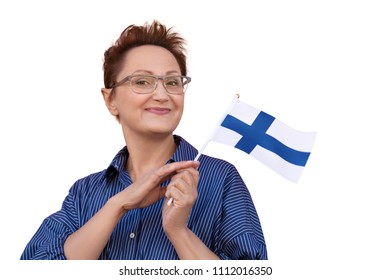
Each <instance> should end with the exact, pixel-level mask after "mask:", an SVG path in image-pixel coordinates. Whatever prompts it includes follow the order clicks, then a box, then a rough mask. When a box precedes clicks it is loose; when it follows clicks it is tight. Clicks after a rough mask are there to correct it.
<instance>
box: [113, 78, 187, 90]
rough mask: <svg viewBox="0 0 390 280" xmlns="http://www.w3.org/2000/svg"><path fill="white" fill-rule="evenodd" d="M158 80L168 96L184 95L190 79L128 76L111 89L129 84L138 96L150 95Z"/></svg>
mask: <svg viewBox="0 0 390 280" xmlns="http://www.w3.org/2000/svg"><path fill="white" fill-rule="evenodd" d="M158 80H162V81H163V85H164V88H165V90H166V91H167V92H168V93H170V94H176V95H179V94H184V92H185V91H186V89H187V86H188V84H189V83H190V82H191V78H190V77H187V76H180V75H175V76H155V75H130V76H127V77H125V78H124V79H122V80H120V81H119V82H117V83H114V84H113V85H112V87H111V88H115V87H118V86H121V85H123V84H124V83H126V82H130V87H131V90H132V91H134V92H135V93H138V94H148V93H152V92H154V91H155V90H156V88H157V82H158Z"/></svg>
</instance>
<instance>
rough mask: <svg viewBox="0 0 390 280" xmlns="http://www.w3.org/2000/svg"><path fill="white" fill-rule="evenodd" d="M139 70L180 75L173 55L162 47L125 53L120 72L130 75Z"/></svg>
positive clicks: (146, 47)
mask: <svg viewBox="0 0 390 280" xmlns="http://www.w3.org/2000/svg"><path fill="white" fill-rule="evenodd" d="M140 70H146V71H150V72H152V73H155V74H165V73H166V72H172V71H177V72H179V73H180V67H179V64H178V62H177V60H176V58H175V57H174V56H173V54H172V53H171V52H170V51H168V50H167V49H165V48H163V47H160V46H153V45H144V46H139V47H135V48H133V49H131V50H129V51H128V52H127V54H126V56H125V58H124V65H123V69H122V71H121V72H126V73H127V74H131V73H133V72H135V71H140Z"/></svg>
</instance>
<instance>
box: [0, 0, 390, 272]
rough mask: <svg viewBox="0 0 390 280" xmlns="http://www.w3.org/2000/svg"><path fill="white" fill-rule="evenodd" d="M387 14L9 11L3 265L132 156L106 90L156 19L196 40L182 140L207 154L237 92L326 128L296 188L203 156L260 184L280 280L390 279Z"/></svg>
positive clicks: (147, 4)
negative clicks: (106, 56) (139, 34)
mask: <svg viewBox="0 0 390 280" xmlns="http://www.w3.org/2000/svg"><path fill="white" fill-rule="evenodd" d="M385 3H386V1H372V0H371V1H345V0H344V1H342V0H337V1H303V0H299V1H245V0H241V1H207V2H204V1H191V2H190V1H187V2H186V1H155V0H149V1H113V0H110V1H69V0H68V1H43V0H38V1H37V0H36V1H27V0H24V1H8V3H7V2H6V1H2V2H1V4H0V32H1V33H0V36H1V44H0V57H1V60H0V81H1V83H0V89H1V99H0V100H1V101H0V102H1V103H0V104H1V110H0V125H1V126H0V128H1V138H0V141H1V142H0V143H1V144H0V164H1V165H0V172H1V177H0V186H1V193H2V195H1V201H2V203H1V204H0V205H1V227H2V230H1V239H0V242H1V243H0V248H1V251H0V257H1V259H2V260H3V262H2V263H3V264H5V265H4V267H8V268H11V269H12V267H13V265H15V264H16V262H17V261H15V260H18V259H19V257H20V255H21V253H22V251H23V249H24V247H25V245H26V244H27V242H28V241H29V240H30V238H31V237H32V235H33V234H34V233H35V231H36V230H37V228H38V227H39V225H40V224H41V222H42V220H43V219H44V218H45V217H46V216H48V215H49V214H51V213H53V212H55V211H57V210H58V209H59V208H60V207H61V203H62V200H63V199H64V197H65V196H66V194H67V192H68V190H69V188H70V187H71V185H72V184H73V183H74V182H75V181H76V180H77V179H79V178H81V177H84V176H86V175H88V174H90V173H92V172H96V171H100V170H102V169H104V168H106V167H107V166H108V164H109V163H110V161H111V159H112V158H113V156H114V155H115V153H116V152H117V151H118V150H119V149H120V148H122V146H123V145H124V141H123V137H122V134H121V130H120V126H119V125H118V124H117V122H116V121H115V119H114V118H113V117H111V115H110V114H109V113H108V111H107V109H106V108H105V106H104V104H103V99H102V97H101V94H100V88H101V87H102V86H103V72H102V58H103V52H104V51H105V50H106V49H107V48H108V47H109V46H110V44H111V43H112V42H113V41H114V40H115V39H116V38H117V37H118V36H119V34H120V32H121V31H122V30H123V29H124V28H125V27H127V26H128V25H130V24H133V23H134V24H144V23H145V22H146V21H149V22H150V21H152V20H153V19H158V20H160V21H161V22H162V23H164V24H166V25H167V26H174V27H175V30H176V31H178V32H179V33H181V34H182V35H183V36H184V37H185V38H186V39H187V42H188V50H189V51H188V57H189V60H188V66H189V73H188V74H189V76H191V77H192V79H193V81H192V82H191V84H190V85H189V88H188V91H187V93H186V109H185V114H184V117H183V119H182V122H181V124H180V126H179V128H178V129H177V131H176V133H177V134H179V135H181V136H183V137H184V138H186V139H187V140H189V141H190V142H191V143H192V144H193V145H194V146H195V147H197V148H200V147H201V145H202V144H203V141H204V140H205V139H206V137H207V136H208V133H209V132H210V131H211V130H212V129H213V127H214V125H215V123H216V122H217V120H218V119H219V117H220V115H221V113H222V112H223V111H224V110H225V109H226V106H227V105H228V104H229V102H230V101H231V98H232V97H233V95H234V94H236V93H239V94H240V95H241V100H242V101H244V102H247V103H250V104H251V105H253V106H255V107H257V108H259V109H261V110H264V111H266V112H267V113H269V114H271V115H273V116H275V117H277V118H278V119H280V120H281V121H283V122H285V123H286V124H288V125H290V126H292V127H294V128H296V129H299V130H302V131H317V140H316V143H315V146H314V150H313V153H312V155H311V157H310V159H309V161H308V165H307V167H306V169H305V171H304V173H303V175H302V178H301V180H300V182H299V183H298V184H293V183H290V182H288V181H286V180H285V179H283V178H282V177H280V176H279V175H277V174H276V173H274V172H273V171H271V170H270V169H268V168H267V167H265V166H264V165H263V164H261V163H260V162H257V161H256V160H255V159H253V158H251V157H250V156H247V155H246V154H244V153H242V152H241V151H239V150H236V149H234V148H231V147H227V146H225V145H222V144H217V143H211V144H210V145H209V146H208V147H207V149H206V151H205V153H206V154H209V155H212V156H216V157H220V158H223V159H226V160H228V161H230V162H232V163H233V164H234V165H235V166H236V167H237V168H238V170H239V171H240V173H241V175H242V177H243V178H244V180H245V182H246V183H247V185H248V188H249V189H250V191H251V193H252V195H253V199H254V201H255V204H256V207H257V210H258V213H259V215H260V219H261V222H262V226H263V230H264V234H265V238H266V241H267V246H268V253H269V258H270V264H272V265H273V266H274V271H275V273H274V274H275V275H274V276H275V278H277V276H278V275H279V276H281V275H285V276H286V277H287V276H290V277H291V278H292V279H298V278H300V279H330V278H339V279H341V278H342V277H344V278H349V279H352V277H367V278H371V279H385V278H386V276H385V275H387V277H388V276H389V274H390V273H389V270H388V269H387V268H386V266H387V265H388V262H389V259H390V258H389V250H390V242H389V236H390V230H389V213H390V207H389V202H388V201H389V195H388V193H389V192H388V188H389V187H390V183H389V181H390V180H389V164H388V159H389V156H390V153H389V142H390V137H389V125H388V121H389V119H390V113H389V111H388V105H389V101H388V96H389V93H390V86H389V77H390V76H389V74H390V51H389V50H390V37H389V36H390V35H389V34H390V20H389V14H390V10H389V8H388V7H387V6H386V5H385ZM4 262H5V263H4ZM8 263H9V264H8ZM284 279H287V278H284Z"/></svg>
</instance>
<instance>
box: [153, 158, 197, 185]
mask: <svg viewBox="0 0 390 280" xmlns="http://www.w3.org/2000/svg"><path fill="white" fill-rule="evenodd" d="M198 165H199V163H197V162H195V161H178V162H173V163H169V164H166V165H164V166H162V167H160V168H158V169H157V170H155V172H153V175H152V176H151V180H152V181H153V182H154V183H156V184H157V183H159V182H161V181H162V180H164V179H166V178H167V177H169V176H170V175H173V174H175V173H176V172H178V171H179V170H184V169H187V168H191V167H192V168H197V166H198Z"/></svg>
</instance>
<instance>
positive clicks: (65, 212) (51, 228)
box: [20, 193, 78, 260]
mask: <svg viewBox="0 0 390 280" xmlns="http://www.w3.org/2000/svg"><path fill="white" fill-rule="evenodd" d="M73 202H74V199H73V195H72V193H69V194H68V196H67V197H66V198H65V200H64V202H63V204H62V208H61V210H60V211H58V212H56V213H54V214H52V215H50V216H49V217H47V218H46V219H45V220H44V221H43V222H42V224H41V226H40V227H39V229H38V230H37V232H36V233H35V234H34V236H33V237H32V238H31V240H30V242H29V243H28V244H27V246H26V248H25V249H24V251H23V253H22V256H21V258H20V259H21V260H64V259H66V258H65V253H64V243H65V240H66V238H67V237H68V236H69V235H70V234H72V233H73V232H75V231H76V230H77V224H78V222H77V215H76V211H75V207H74V203H73Z"/></svg>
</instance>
